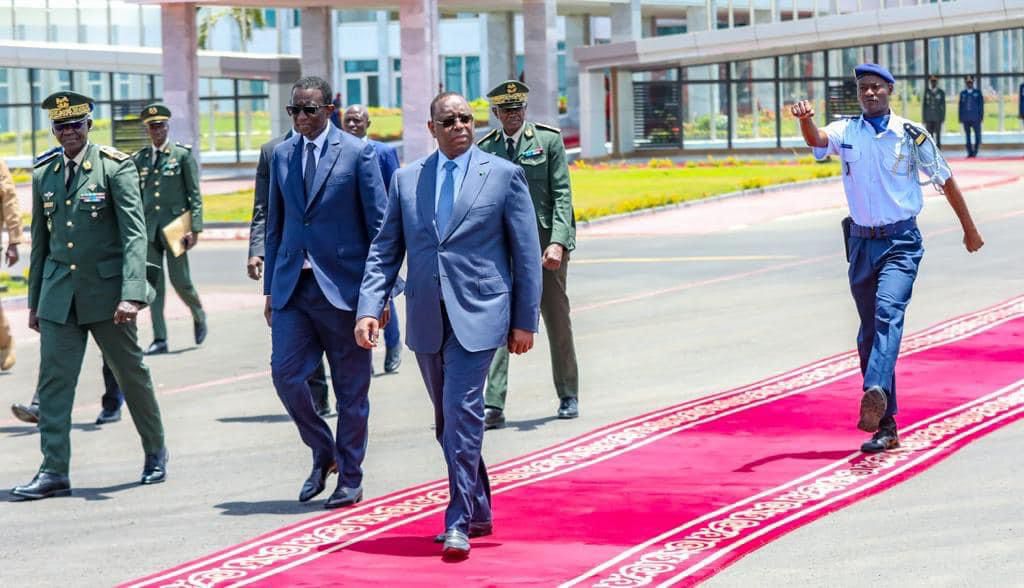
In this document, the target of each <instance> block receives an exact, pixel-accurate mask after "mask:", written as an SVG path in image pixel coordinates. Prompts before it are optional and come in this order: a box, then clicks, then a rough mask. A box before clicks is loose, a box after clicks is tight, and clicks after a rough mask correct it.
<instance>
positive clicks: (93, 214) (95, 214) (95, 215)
mask: <svg viewBox="0 0 1024 588" xmlns="http://www.w3.org/2000/svg"><path fill="white" fill-rule="evenodd" d="M99 215H100V213H98V212H94V213H92V217H93V218H96V217H98V216H99Z"/></svg>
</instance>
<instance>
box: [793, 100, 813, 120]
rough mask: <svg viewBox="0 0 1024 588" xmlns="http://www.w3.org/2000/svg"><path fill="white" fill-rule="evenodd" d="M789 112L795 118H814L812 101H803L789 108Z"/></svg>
mask: <svg viewBox="0 0 1024 588" xmlns="http://www.w3.org/2000/svg"><path fill="white" fill-rule="evenodd" d="M789 111H790V112H792V113H793V116H795V117H797V118H799V119H801V120H803V119H805V118H812V117H813V116H814V106H813V105H812V104H811V101H810V100H801V101H799V102H797V103H796V104H794V105H793V106H790V107H789Z"/></svg>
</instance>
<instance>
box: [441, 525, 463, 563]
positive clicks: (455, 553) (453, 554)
mask: <svg viewBox="0 0 1024 588" xmlns="http://www.w3.org/2000/svg"><path fill="white" fill-rule="evenodd" d="M441 557H443V558H444V559H447V560H460V559H466V558H467V557H469V537H466V534H465V533H463V532H462V531H460V530H458V529H448V530H447V531H445V532H444V547H442V548H441Z"/></svg>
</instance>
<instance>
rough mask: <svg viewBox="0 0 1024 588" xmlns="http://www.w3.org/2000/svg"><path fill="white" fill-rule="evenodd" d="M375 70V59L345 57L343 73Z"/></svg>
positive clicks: (374, 71)
mask: <svg viewBox="0 0 1024 588" xmlns="http://www.w3.org/2000/svg"><path fill="white" fill-rule="evenodd" d="M362 72H373V73H376V72H377V60H376V59H347V60H345V73H362Z"/></svg>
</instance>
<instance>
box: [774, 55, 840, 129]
mask: <svg viewBox="0 0 1024 588" xmlns="http://www.w3.org/2000/svg"><path fill="white" fill-rule="evenodd" d="M850 71H851V73H852V72H853V69H852V68H851V70H850ZM779 89H780V91H781V95H782V104H781V105H780V106H781V112H782V113H783V114H782V116H781V119H780V120H781V137H782V145H783V146H784V147H805V146H806V144H805V143H804V140H803V136H802V135H801V134H800V124H799V122H798V121H797V120H796V119H795V118H793V116H786V115H785V114H784V113H787V112H789V109H790V107H791V106H793V104H795V103H796V102H798V101H800V100H810V101H811V104H812V105H813V106H814V112H815V122H816V123H818V124H819V125H824V124H825V82H813V81H791V82H779Z"/></svg>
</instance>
